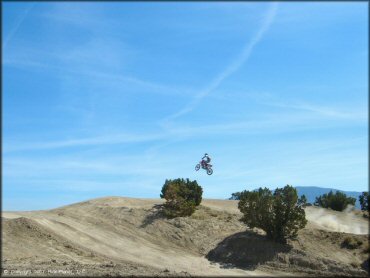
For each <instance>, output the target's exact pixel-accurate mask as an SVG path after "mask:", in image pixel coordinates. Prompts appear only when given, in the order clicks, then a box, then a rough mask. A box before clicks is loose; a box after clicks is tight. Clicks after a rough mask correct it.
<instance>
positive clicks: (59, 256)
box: [3, 197, 368, 276]
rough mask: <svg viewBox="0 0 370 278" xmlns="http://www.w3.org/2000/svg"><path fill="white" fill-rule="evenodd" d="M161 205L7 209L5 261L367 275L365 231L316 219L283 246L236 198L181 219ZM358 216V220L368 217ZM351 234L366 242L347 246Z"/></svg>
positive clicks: (108, 270) (165, 271)
mask: <svg viewBox="0 0 370 278" xmlns="http://www.w3.org/2000/svg"><path fill="white" fill-rule="evenodd" d="M162 204H163V201H162V200H160V199H133V198H121V197H107V198H99V199H93V200H88V201H85V202H80V203H77V204H73V205H70V206H64V207H61V208H58V209H53V210H49V211H32V212H11V213H7V212H5V213H3V268H4V269H6V270H24V271H27V270H30V271H33V273H32V274H33V275H51V276H55V275H57V274H58V273H53V272H51V273H45V272H42V270H50V269H51V270H60V271H67V272H68V271H69V272H70V274H71V275H79V274H81V275H85V276H89V275H119V274H121V275H122V273H124V274H125V275H147V276H156V275H159V276H174V275H175V276H188V275H212V276H217V275H221V276H230V275H242V276H249V275H265V276H266V275H269V276H271V275H279V276H281V275H284V274H285V273H288V274H289V273H291V274H292V273H298V272H299V273H305V274H310V273H311V274H316V275H321V274H322V275H329V274H331V273H337V274H338V273H344V274H346V275H365V274H366V272H365V270H364V268H365V266H366V263H365V260H366V258H367V253H363V250H365V249H366V248H368V247H366V241H367V236H366V235H352V234H344V233H333V232H329V231H325V230H322V229H321V228H320V226H319V225H318V224H317V223H315V222H314V221H310V220H309V225H308V226H307V228H305V229H303V230H302V231H300V233H299V237H298V239H297V240H296V241H292V242H290V244H289V245H288V246H286V245H284V246H283V245H279V244H277V243H273V242H269V241H267V240H266V239H265V237H264V236H263V232H262V231H260V230H257V229H255V230H250V229H247V228H246V226H245V225H244V224H243V223H241V222H240V221H239V219H240V216H241V214H240V212H239V211H238V209H237V201H226V200H203V201H202V204H201V206H200V207H199V208H198V209H197V210H196V212H195V213H194V214H193V215H192V216H191V217H179V218H175V219H166V218H165V217H164V215H163V213H162ZM328 213H329V214H330V213H331V212H328ZM339 216H340V215H339ZM339 216H338V217H339ZM4 217H5V218H4ZM359 219H360V218H359ZM359 219H357V218H355V219H354V222H352V223H351V225H357V224H358V223H363V222H361V221H364V218H363V217H362V218H361V219H360V220H361V221H360V220H359ZM356 221H357V222H356ZM361 225H362V224H361ZM349 235H350V236H354V237H356V240H355V242H356V244H357V242H359V241H361V242H363V243H362V244H358V245H356V248H355V249H348V248H343V245H341V244H342V242H343V241H344V240H345V236H349ZM36 270H40V273H37V272H35V271H36ZM80 270H84V271H83V272H81V273H80V272H78V271H80ZM23 274H24V273H23ZM59 274H63V275H64V273H59ZM67 274H68V273H67Z"/></svg>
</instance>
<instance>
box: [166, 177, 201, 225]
mask: <svg viewBox="0 0 370 278" xmlns="http://www.w3.org/2000/svg"><path fill="white" fill-rule="evenodd" d="M202 194H203V189H202V187H201V186H199V185H198V183H197V181H190V180H189V179H186V180H184V179H175V180H166V181H165V183H164V185H163V187H162V192H161V194H160V197H161V198H164V199H166V203H165V204H164V213H165V215H166V216H167V217H169V218H173V217H178V216H190V215H192V214H193V212H194V211H195V207H196V206H198V205H199V204H200V203H201V201H202Z"/></svg>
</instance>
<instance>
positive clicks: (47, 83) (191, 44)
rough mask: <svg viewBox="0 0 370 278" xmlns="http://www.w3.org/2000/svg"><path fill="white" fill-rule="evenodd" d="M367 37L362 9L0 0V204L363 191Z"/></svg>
mask: <svg viewBox="0 0 370 278" xmlns="http://www.w3.org/2000/svg"><path fill="white" fill-rule="evenodd" d="M367 28H368V3H364V2H357V3H349V2H337V3H327V2H319V3H310V2H300V3H294V2H291V3H290V2H281V3H277V2H275V3H274V2H263V3H253V2H250V3H248V2H244V3H243V2H231V3H226V2H214V3H212V2H201V3H195V2H189V3H186V2H185V3H181V2H157V3H155V2H141V3H131V2H126V3H125V2H118V3H115V2H111V3H103V2H91V3H89V2H79V3H73V2H46V3H32V2H31V3H21V2H17V3H10V2H5V3H3V38H2V44H3V45H2V46H3V154H2V155H3V209H4V210H33V209H47V208H53V207H57V206H60V205H65V204H69V203H72V202H77V201H82V200H86V199H89V198H95V197H102V196H112V195H114V196H128V197H143V198H148V197H149V198H158V197H159V193H160V190H161V187H162V185H163V183H164V181H165V179H171V178H190V179H192V180H194V179H196V180H197V181H198V183H199V184H200V185H201V186H202V187H203V190H204V194H203V196H204V197H205V198H221V199H225V198H228V197H229V196H230V195H231V193H232V192H236V191H240V190H244V189H254V188H257V187H260V186H267V187H270V188H272V189H273V188H276V187H282V186H284V185H286V184H292V185H294V186H322V187H332V188H337V189H341V190H351V191H364V190H367V187H368V171H367V169H368V166H369V164H368V144H367V142H368V106H367V105H368V79H367V75H368V66H367V61H368V29H367ZM205 152H207V153H209V154H210V156H211V158H212V164H213V166H214V174H213V175H212V176H208V175H206V173H205V172H204V171H199V172H196V171H195V170H194V166H195V165H196V164H197V162H198V161H199V160H200V158H201V157H202V156H203V154H204V153H205Z"/></svg>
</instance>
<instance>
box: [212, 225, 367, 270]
mask: <svg viewBox="0 0 370 278" xmlns="http://www.w3.org/2000/svg"><path fill="white" fill-rule="evenodd" d="M319 234H320V236H318V234H316V237H315V236H313V235H312V234H310V232H308V233H307V231H305V232H303V233H301V234H300V236H299V237H298V239H297V240H295V241H290V242H289V243H288V245H284V244H279V243H276V242H273V241H270V240H268V239H267V238H266V237H265V236H263V235H259V234H257V233H255V232H251V231H245V232H241V233H237V234H234V235H232V236H229V237H227V238H225V239H224V240H223V241H221V242H220V243H219V244H218V245H217V247H216V248H214V249H212V250H211V251H210V252H209V253H208V254H207V255H206V257H207V258H208V259H209V260H211V261H214V262H218V263H220V264H222V265H224V266H226V267H229V268H230V267H239V268H242V269H248V270H254V269H260V270H265V271H269V270H271V269H274V270H277V269H279V270H282V271H283V270H285V271H287V272H291V273H300V274H307V275H310V274H312V275H324V276H338V275H341V276H342V275H343V276H367V274H368V273H367V271H368V269H366V266H364V265H362V266H360V263H361V260H364V262H363V263H365V260H366V256H367V255H366V253H365V252H364V251H365V250H364V249H360V250H358V251H360V253H362V255H361V254H360V255H358V259H355V256H354V254H353V253H351V252H346V251H345V250H341V252H340V254H341V256H342V257H341V258H340V260H338V258H336V257H333V256H330V255H328V254H327V253H329V252H330V251H331V250H333V249H336V250H335V252H337V253H338V251H339V250H340V248H341V247H340V242H341V238H342V236H339V235H332V234H331V233H328V232H325V231H323V234H321V233H319ZM307 237H308V238H312V239H310V240H308V241H307V242H305V244H302V242H304V241H305V239H307ZM357 237H358V240H359V241H361V242H366V240H367V239H366V236H357ZM334 238H335V242H333V243H332V244H333V246H331V248H327V245H328V244H327V243H326V244H320V243H322V242H326V241H327V239H329V240H333V239H334ZM312 240H316V242H315V243H314V245H315V246H318V247H319V248H318V249H320V250H317V248H316V250H309V248H310V247H311V245H312V243H313V242H312ZM364 246H365V244H364ZM355 254H356V253H355Z"/></svg>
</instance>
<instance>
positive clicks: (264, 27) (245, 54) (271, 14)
mask: <svg viewBox="0 0 370 278" xmlns="http://www.w3.org/2000/svg"><path fill="white" fill-rule="evenodd" d="M277 7H278V4H277V2H274V3H272V4H271V6H270V8H269V10H268V11H267V13H266V15H265V16H264V18H263V21H262V24H261V27H260V28H259V30H258V31H257V33H256V34H255V35H254V36H253V38H252V39H251V40H250V41H249V42H248V43H247V44H246V45H245V46H244V48H243V50H242V52H241V53H240V55H239V56H238V57H237V58H236V59H235V60H234V61H233V62H232V63H231V64H229V65H228V66H227V67H226V68H225V69H224V70H223V71H222V72H221V73H220V74H219V75H218V76H217V77H216V78H215V79H213V80H212V81H211V82H210V83H209V84H208V85H207V87H206V88H205V89H204V90H202V91H200V92H199V93H198V94H197V95H196V96H195V97H194V98H193V100H192V101H191V102H190V103H188V104H187V105H186V106H185V107H184V108H183V109H181V110H180V111H178V112H176V113H175V114H172V115H170V116H168V117H167V118H165V119H164V120H163V123H164V124H165V125H166V124H168V122H169V121H171V120H174V119H176V118H178V117H180V116H182V115H184V114H187V113H189V112H191V111H192V110H193V109H194V108H195V107H196V106H197V105H198V104H199V102H200V101H201V100H202V99H203V98H205V97H206V96H207V95H208V94H210V93H211V92H212V91H214V90H215V89H217V88H218V87H219V86H220V84H221V83H222V82H223V81H224V80H225V79H226V78H227V77H229V76H230V75H232V74H233V73H234V72H235V71H237V70H238V69H239V68H240V67H241V66H242V65H243V64H244V63H245V62H246V61H247V60H248V58H249V57H250V55H251V53H252V51H253V49H254V47H255V46H256V45H257V43H258V42H259V41H260V40H261V39H262V38H263V35H264V34H265V33H266V32H267V31H268V29H269V28H270V26H271V24H272V22H273V20H274V18H275V15H276V12H277Z"/></svg>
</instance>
